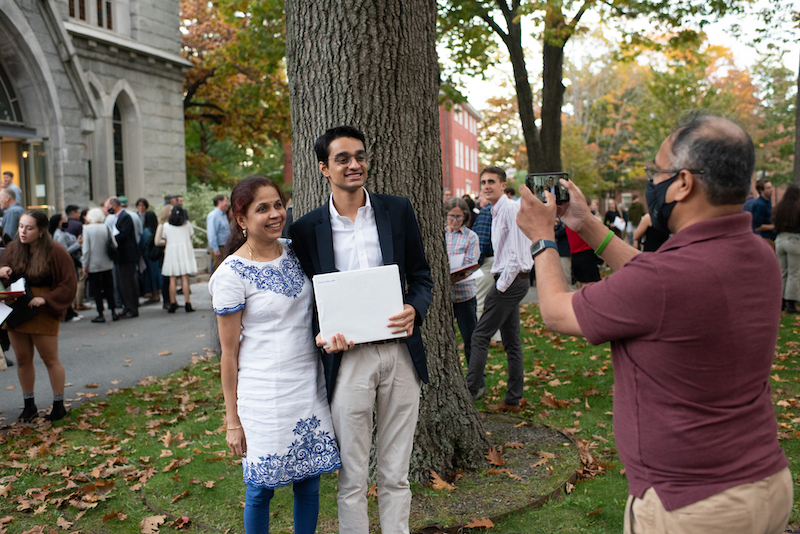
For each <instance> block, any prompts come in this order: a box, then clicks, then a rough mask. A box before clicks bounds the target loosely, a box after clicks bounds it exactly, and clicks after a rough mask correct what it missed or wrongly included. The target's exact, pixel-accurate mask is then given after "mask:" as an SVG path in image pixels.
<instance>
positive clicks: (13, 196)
mask: <svg viewBox="0 0 800 534" xmlns="http://www.w3.org/2000/svg"><path fill="white" fill-rule="evenodd" d="M3 193H5V194H6V195H8V198H10V199H11V200H13V201H14V202H16V201H17V194H16V193H15V192H14V190H13V189H11V188H10V187H6V188H4V189H3Z"/></svg>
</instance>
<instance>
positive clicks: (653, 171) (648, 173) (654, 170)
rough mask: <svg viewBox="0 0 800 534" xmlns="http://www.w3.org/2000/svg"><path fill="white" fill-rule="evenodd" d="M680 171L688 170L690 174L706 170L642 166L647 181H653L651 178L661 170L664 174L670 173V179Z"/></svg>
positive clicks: (702, 172)
mask: <svg viewBox="0 0 800 534" xmlns="http://www.w3.org/2000/svg"><path fill="white" fill-rule="evenodd" d="M681 171H688V172H690V173H692V174H705V173H706V171H704V170H702V169H658V168H656V167H645V168H644V175H645V176H646V177H647V181H648V182H650V183H653V180H655V179H656V176H657V175H659V174H661V173H662V172H663V173H665V174H672V176H671V177H670V179H672V178H675V176H678V174H680V172H681Z"/></svg>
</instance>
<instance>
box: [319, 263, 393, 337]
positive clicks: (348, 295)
mask: <svg viewBox="0 0 800 534" xmlns="http://www.w3.org/2000/svg"><path fill="white" fill-rule="evenodd" d="M313 283H314V297H315V299H316V301H317V313H318V315H319V328H320V333H321V334H322V339H324V340H326V341H328V342H330V339H331V336H333V335H334V334H342V335H343V336H344V337H345V339H347V340H348V341H352V342H353V343H356V344H359V343H369V342H371V341H382V340H384V339H392V338H397V337H406V333H405V332H400V333H397V334H392V329H391V328H389V327H388V326H386V325H387V324H388V323H389V317H392V316H393V315H397V314H398V313H400V312H402V311H403V290H402V288H401V287H400V269H399V268H398V267H397V265H384V266H383V267H373V268H370V269H358V270H355V271H342V272H335V273H327V274H317V275H315V276H314V278H313Z"/></svg>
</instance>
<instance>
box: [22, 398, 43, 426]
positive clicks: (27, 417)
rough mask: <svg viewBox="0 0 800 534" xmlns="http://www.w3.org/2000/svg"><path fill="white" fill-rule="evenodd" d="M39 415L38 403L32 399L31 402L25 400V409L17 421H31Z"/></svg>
mask: <svg viewBox="0 0 800 534" xmlns="http://www.w3.org/2000/svg"><path fill="white" fill-rule="evenodd" d="M38 415H39V409H38V408H36V404H35V403H34V402H33V400H30V402H28V400H25V409H24V410H22V413H21V414H19V417H17V421H19V422H20V423H30V422H31V421H33V420H34V419H36V417H38Z"/></svg>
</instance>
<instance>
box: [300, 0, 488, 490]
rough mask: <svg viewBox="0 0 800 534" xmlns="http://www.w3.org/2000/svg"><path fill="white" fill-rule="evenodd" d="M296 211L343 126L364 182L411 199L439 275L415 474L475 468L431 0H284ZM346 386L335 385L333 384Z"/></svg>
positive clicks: (316, 188)
mask: <svg viewBox="0 0 800 534" xmlns="http://www.w3.org/2000/svg"><path fill="white" fill-rule="evenodd" d="M285 9H286V61H287V74H288V77H289V90H290V101H291V111H292V146H293V156H294V157H293V171H294V173H293V174H294V188H293V199H294V205H295V208H294V209H295V217H299V216H301V215H302V214H303V213H306V212H308V211H309V210H311V209H313V208H314V207H316V206H319V205H320V204H321V203H323V202H324V201H325V200H326V199H327V197H328V195H329V187H328V183H327V180H325V179H324V178H323V177H322V175H321V174H320V172H319V170H318V167H317V161H316V158H315V157H314V154H313V150H312V146H313V143H314V140H315V139H316V138H317V137H318V136H319V135H321V134H322V133H323V132H324V131H325V130H326V129H327V128H329V127H331V126H335V125H339V124H350V125H353V126H355V127H357V128H359V129H361V130H362V131H363V132H364V133H365V135H366V137H367V147H366V149H367V153H368V154H370V172H369V182H368V183H367V189H369V190H371V191H375V192H379V193H387V194H394V195H401V196H405V197H408V198H410V199H411V202H412V204H413V205H414V208H415V210H416V214H417V219H418V221H419V225H420V230H421V232H422V238H423V241H424V244H425V254H426V256H427V258H428V262H429V263H430V265H431V274H432V276H433V280H434V282H435V288H434V294H433V302H432V304H431V306H430V308H429V309H428V314H427V317H426V318H425V323H424V325H423V327H422V331H423V339H424V342H425V347H426V349H427V354H428V368H429V371H430V383H429V384H428V385H427V386H425V387H423V390H422V402H421V407H420V418H419V423H418V425H417V433H416V437H415V444H414V453H413V456H412V465H411V467H412V477H413V478H414V479H416V480H421V481H427V480H428V473H429V471H430V470H435V471H436V472H437V473H439V474H440V475H447V474H450V473H452V472H453V471H454V470H456V469H460V468H471V467H475V466H477V465H478V464H479V463H480V462H481V460H482V459H483V455H484V454H485V453H486V449H487V447H488V443H487V441H486V436H485V434H484V431H483V425H482V423H481V419H480V415H479V414H478V412H477V410H476V409H475V407H474V405H473V402H472V398H471V397H470V395H469V391H468V390H467V387H466V382H465V380H464V377H463V375H462V372H461V367H460V365H459V361H458V353H457V348H456V343H455V331H454V328H453V307H452V304H451V290H450V284H449V269H448V267H447V264H448V262H447V255H446V249H445V242H444V236H443V233H444V217H443V214H442V168H441V149H440V144H439V115H438V93H439V67H438V58H437V55H436V49H435V39H436V3H435V2H431V1H430V0H373V1H371V2H359V1H356V0H330V1H328V2H319V1H318V0H286V4H285ZM342 386H345V384H342V385H341V386H340V387H342Z"/></svg>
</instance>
